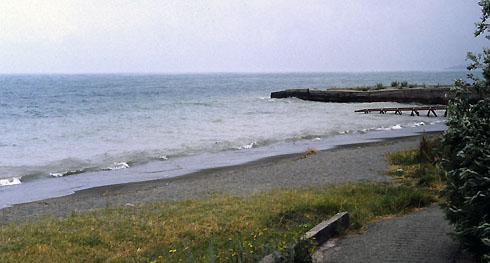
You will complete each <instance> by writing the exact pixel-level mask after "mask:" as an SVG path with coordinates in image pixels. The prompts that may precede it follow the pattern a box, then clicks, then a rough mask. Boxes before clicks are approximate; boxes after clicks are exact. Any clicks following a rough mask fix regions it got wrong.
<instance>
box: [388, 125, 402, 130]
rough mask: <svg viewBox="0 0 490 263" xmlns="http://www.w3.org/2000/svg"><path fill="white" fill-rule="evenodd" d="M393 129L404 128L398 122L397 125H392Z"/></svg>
mask: <svg viewBox="0 0 490 263" xmlns="http://www.w3.org/2000/svg"><path fill="white" fill-rule="evenodd" d="M391 129H392V130H399V129H403V127H402V126H401V125H400V124H397V125H394V126H391Z"/></svg>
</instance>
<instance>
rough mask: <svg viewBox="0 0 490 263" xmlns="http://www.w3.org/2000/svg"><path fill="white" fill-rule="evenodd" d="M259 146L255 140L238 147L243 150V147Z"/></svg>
mask: <svg viewBox="0 0 490 263" xmlns="http://www.w3.org/2000/svg"><path fill="white" fill-rule="evenodd" d="M255 146H257V142H253V143H251V144H246V145H243V146H240V147H238V148H236V149H238V150H243V149H252V148H253V147H255Z"/></svg>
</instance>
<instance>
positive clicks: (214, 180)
mask: <svg viewBox="0 0 490 263" xmlns="http://www.w3.org/2000/svg"><path fill="white" fill-rule="evenodd" d="M436 134H440V133H431V134H425V136H428V135H432V136H434V135H436ZM421 137H422V136H413V137H403V138H394V139H386V140H384V141H382V142H374V143H363V144H353V145H345V146H340V147H337V148H335V149H331V150H326V151H322V152H319V153H317V154H312V155H309V156H307V157H304V155H303V154H290V155H281V156H274V157H270V158H265V159H261V160H258V161H254V162H250V163H246V164H242V165H237V166H229V167H223V168H216V169H208V170H203V171H200V172H196V173H192V174H188V175H184V176H179V177H174V178H168V179H160V180H153V181H145V182H138V183H127V184H120V185H110V186H103V187H96V188H92V189H86V190H82V191H78V192H76V193H74V194H72V195H68V196H64V197H58V198H52V199H46V200H42V201H36V202H31V203H25V204H18V205H14V206H12V207H9V208H5V209H2V210H0V223H1V222H7V221H12V220H13V221H18V222H22V221H25V220H32V219H35V218H37V217H38V216H52V217H64V216H67V215H69V214H70V213H71V212H72V211H77V212H84V211H89V210H92V209H100V208H105V207H112V206H126V205H136V204H141V203H149V202H156V201H178V200H185V199H198V198H204V197H206V196H207V195H209V194H214V193H228V194H247V193H254V192H259V191H267V190H271V189H277V188H292V187H321V186H325V185H330V184H338V183H344V182H359V181H370V182H381V181H390V180H391V178H390V177H388V176H385V175H384V172H385V171H386V169H387V168H388V163H387V162H386V159H385V154H386V153H387V152H393V151H399V150H404V149H410V148H415V147H417V145H418V144H419V142H420V139H421Z"/></svg>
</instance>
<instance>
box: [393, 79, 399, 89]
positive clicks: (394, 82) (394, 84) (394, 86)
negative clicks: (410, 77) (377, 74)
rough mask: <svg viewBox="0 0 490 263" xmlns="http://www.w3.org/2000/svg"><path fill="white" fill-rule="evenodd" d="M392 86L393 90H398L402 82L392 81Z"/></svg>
mask: <svg viewBox="0 0 490 263" xmlns="http://www.w3.org/2000/svg"><path fill="white" fill-rule="evenodd" d="M391 86H392V87H393V88H396V87H398V86H400V82H398V81H396V80H394V81H392V82H391Z"/></svg>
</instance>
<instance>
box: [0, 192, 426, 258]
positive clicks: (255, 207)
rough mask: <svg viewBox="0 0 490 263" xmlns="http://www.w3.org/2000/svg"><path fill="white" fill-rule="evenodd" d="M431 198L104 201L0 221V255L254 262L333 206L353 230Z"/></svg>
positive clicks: (328, 195)
mask: <svg viewBox="0 0 490 263" xmlns="http://www.w3.org/2000/svg"><path fill="white" fill-rule="evenodd" d="M433 201H435V198H434V195H433V194H432V193H430V192H428V191H426V190H425V189H424V188H420V187H418V188H413V187H408V186H404V185H394V184H388V183H378V184H368V183H359V184H345V185H338V186H332V187H328V188H308V189H289V190H274V191H271V192H266V193H258V194H254V195H248V196H233V195H217V196H216V195H215V196H213V197H212V198H210V199H207V200H198V201H182V202H160V203H154V204H147V205H139V206H135V207H125V208H107V209H103V210H99V211H94V212H90V213H86V214H77V213H72V215H71V216H69V217H68V218H64V219H51V218H48V219H40V220H38V221H35V222H31V223H27V224H17V223H9V224H1V225H0V262H19V261H27V262H152V261H153V262H257V261H258V260H259V259H260V258H262V257H263V256H264V255H266V254H268V253H270V252H271V251H274V250H277V249H279V250H287V249H288V245H287V244H290V243H291V242H292V241H294V240H297V239H298V237H299V236H300V235H302V234H303V233H304V232H306V231H307V230H309V229H310V228H311V227H313V226H314V225H316V224H318V223H319V222H321V221H322V220H325V219H326V218H329V217H330V216H332V215H334V214H335V213H337V212H339V211H349V213H350V214H351V227H350V229H351V230H358V229H360V228H361V227H362V226H363V225H364V224H365V223H366V222H367V221H370V220H373V219H375V218H377V217H383V216H386V215H388V214H400V213H405V212H408V211H410V210H412V209H415V208H419V207H423V206H426V205H428V204H430V203H431V202H433ZM310 252H311V251H310Z"/></svg>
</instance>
